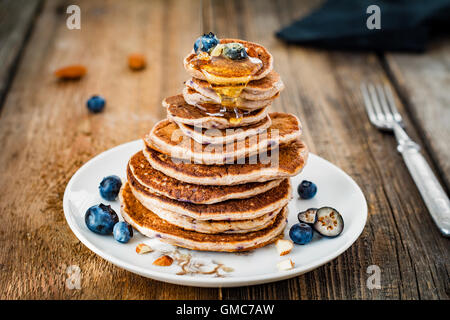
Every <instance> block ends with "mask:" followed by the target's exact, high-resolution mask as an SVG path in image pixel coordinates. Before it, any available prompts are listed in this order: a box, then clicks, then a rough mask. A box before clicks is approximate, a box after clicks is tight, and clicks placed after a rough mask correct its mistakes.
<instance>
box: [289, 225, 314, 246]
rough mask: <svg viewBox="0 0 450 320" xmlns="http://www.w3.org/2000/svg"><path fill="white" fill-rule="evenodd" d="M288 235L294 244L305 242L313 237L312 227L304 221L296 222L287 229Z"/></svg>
mask: <svg viewBox="0 0 450 320" xmlns="http://www.w3.org/2000/svg"><path fill="white" fill-rule="evenodd" d="M289 237H290V238H291V240H292V241H294V243H296V244H307V243H309V242H311V240H312V238H313V229H312V228H311V227H310V226H309V225H307V224H306V223H297V224H294V225H293V226H292V227H291V230H289Z"/></svg>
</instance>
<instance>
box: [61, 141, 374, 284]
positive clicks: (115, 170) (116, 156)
mask: <svg viewBox="0 0 450 320" xmlns="http://www.w3.org/2000/svg"><path fill="white" fill-rule="evenodd" d="M141 148H142V142H141V141H140V140H137V141H132V142H129V143H126V144H123V145H120V146H117V147H115V148H112V149H110V150H108V151H106V152H103V153H101V154H100V155H98V156H96V157H95V158H93V159H91V160H90V161H89V162H87V163H86V164H85V165H83V166H82V167H81V168H80V169H79V170H78V171H77V172H76V173H75V174H74V176H73V177H72V179H71V180H70V182H69V184H68V185H67V187H66V190H65V193H64V213H65V216H66V219H67V223H68V224H69V226H70V228H71V229H72V231H73V232H74V233H75V235H76V236H77V237H78V239H80V241H81V242H83V243H84V244H85V245H86V246H87V247H88V248H89V249H91V250H92V251H94V252H95V253H96V254H98V255H99V256H101V257H102V258H104V259H106V260H108V261H110V262H111V263H113V264H115V265H117V266H119V267H121V268H124V269H126V270H128V271H131V272H134V273H137V274H139V275H142V276H144V277H149V278H152V279H156V280H160V281H166V282H170V283H175V284H180V285H188V286H197V287H235V286H245V285H252V284H259V283H266V282H273V281H278V280H283V279H287V278H292V277H295V276H298V275H300V274H303V273H305V272H308V271H310V270H313V269H315V268H317V267H319V266H321V265H323V264H325V263H327V262H329V261H330V260H332V259H334V258H336V257H337V256H339V255H340V254H341V253H343V252H344V251H345V250H346V249H347V248H348V247H350V246H351V245H352V243H353V242H355V240H356V239H357V238H358V236H359V235H360V234H361V232H362V230H363V229H364V225H365V223H366V218H367V204H366V200H365V198H364V195H363V193H362V192H361V189H360V188H359V187H358V185H357V184H356V183H355V181H353V179H352V178H350V177H349V176H348V175H347V174H346V173H344V172H343V171H342V170H341V169H339V168H337V167H336V166H334V165H333V164H331V163H330V162H328V161H326V160H324V159H322V158H320V157H318V156H316V155H314V154H310V156H309V159H308V164H307V165H306V167H305V169H304V170H303V172H302V173H301V174H300V175H298V176H296V177H295V178H293V179H291V182H292V185H293V189H294V197H293V199H292V200H291V202H290V203H289V223H288V227H287V228H286V230H285V238H287V239H288V238H289V235H288V232H289V228H290V226H292V225H293V224H295V223H297V222H298V220H297V213H298V212H300V211H303V210H306V209H307V208H311V207H316V208H318V207H322V206H330V207H334V208H336V209H337V210H338V211H339V212H340V213H341V214H342V216H343V218H344V222H345V227H344V231H343V232H342V234H341V235H340V236H339V237H337V238H334V239H327V238H322V237H320V236H319V235H318V234H315V235H314V238H313V240H312V242H311V243H309V244H307V245H303V246H302V245H295V246H294V249H293V250H292V251H291V253H290V254H288V255H285V256H283V257H280V256H279V255H278V254H277V251H276V248H275V246H274V245H273V244H272V245H269V246H266V247H264V248H260V249H256V250H254V251H252V252H250V253H248V254H235V253H215V252H200V251H192V250H187V249H181V252H182V253H189V254H191V255H192V256H193V261H194V260H195V261H200V262H202V263H204V264H205V265H206V267H205V268H206V269H207V268H209V267H210V266H208V263H221V264H224V265H225V266H227V267H231V268H232V269H233V271H232V272H221V274H223V275H224V277H217V276H213V275H203V274H191V275H177V273H178V272H179V271H180V266H179V265H177V264H175V263H174V264H173V265H172V266H170V267H160V266H155V265H153V264H152V262H153V261H154V260H155V259H156V258H158V257H159V256H160V255H161V252H162V251H164V250H168V251H170V250H171V248H172V249H173V248H174V247H172V246H169V245H166V244H162V243H161V242H159V240H157V239H148V238H146V237H144V236H142V235H141V234H139V233H138V232H137V231H135V233H134V237H133V238H132V239H131V241H130V242H129V243H127V244H121V243H119V242H116V241H115V240H114V238H113V237H112V236H102V235H97V234H95V233H93V232H91V231H89V230H88V228H87V227H86V225H85V223H84V214H85V212H86V210H87V209H88V208H89V207H90V206H92V205H94V204H98V203H101V202H102V203H104V204H110V205H111V206H112V208H113V209H114V210H115V211H116V212H117V213H118V214H119V212H120V205H119V202H118V201H113V202H108V201H105V200H103V199H102V198H101V197H100V195H99V192H98V185H99V183H100V181H101V180H102V178H103V177H105V176H107V175H111V174H115V175H118V176H120V177H122V178H124V177H125V169H126V165H127V162H128V160H129V158H130V157H131V156H132V155H133V154H134V153H136V152H137V151H138V150H140V149H141ZM303 179H306V180H311V181H314V182H315V183H316V184H317V187H318V192H317V195H316V196H315V197H314V198H313V199H311V200H301V199H299V198H298V196H297V191H296V189H297V186H298V184H299V183H300V182H301V181H302V180H303ZM119 215H120V214H119ZM142 242H145V243H147V244H149V245H151V246H152V247H154V248H158V250H157V251H155V252H152V253H148V254H145V255H138V254H137V253H136V252H135V247H136V245H137V244H139V243H142ZM161 250H162V251H161ZM287 258H290V259H292V261H294V263H295V267H294V268H293V269H291V270H289V271H283V272H281V271H278V270H277V267H276V264H277V263H278V262H279V261H282V260H284V259H287ZM213 266H214V265H213ZM206 269H205V270H206ZM206 271H207V270H206ZM227 271H229V270H227Z"/></svg>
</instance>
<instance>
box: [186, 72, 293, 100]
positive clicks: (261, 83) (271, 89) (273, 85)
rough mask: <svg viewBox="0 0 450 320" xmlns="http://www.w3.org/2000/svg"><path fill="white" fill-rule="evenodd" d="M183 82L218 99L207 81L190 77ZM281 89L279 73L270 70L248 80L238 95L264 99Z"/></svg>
mask: <svg viewBox="0 0 450 320" xmlns="http://www.w3.org/2000/svg"><path fill="white" fill-rule="evenodd" d="M185 84H186V86H188V87H190V88H192V89H194V90H195V91H197V92H199V93H200V94H201V95H203V96H205V97H207V98H209V99H211V100H213V101H220V97H219V95H218V94H217V93H216V91H214V89H213V88H211V85H210V84H209V83H208V81H205V80H200V79H197V78H191V79H189V80H187V81H186V83H185ZM283 89H284V84H283V81H281V78H280V75H279V74H278V73H276V72H275V71H272V72H270V73H269V74H268V75H267V76H266V77H264V78H262V79H259V80H253V81H250V82H249V83H248V84H247V86H246V87H245V88H244V89H243V90H242V92H241V94H240V95H239V97H240V98H243V99H247V100H265V99H269V98H271V97H273V96H275V95H276V94H277V93H279V92H280V91H282V90H283Z"/></svg>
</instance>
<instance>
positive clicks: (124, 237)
mask: <svg viewBox="0 0 450 320" xmlns="http://www.w3.org/2000/svg"><path fill="white" fill-rule="evenodd" d="M113 236H114V239H116V240H117V241H119V242H121V243H127V242H128V241H130V239H131V238H132V237H133V228H132V227H131V225H130V224H128V223H127V222H125V221H120V222H117V223H116V225H115V226H114V229H113Z"/></svg>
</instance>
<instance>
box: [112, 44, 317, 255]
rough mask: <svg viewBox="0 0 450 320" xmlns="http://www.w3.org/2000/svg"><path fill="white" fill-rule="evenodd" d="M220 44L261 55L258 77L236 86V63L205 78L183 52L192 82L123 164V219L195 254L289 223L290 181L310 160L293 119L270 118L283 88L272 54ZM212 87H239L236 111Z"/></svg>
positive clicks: (259, 239) (250, 242) (258, 240)
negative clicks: (140, 148)
mask: <svg viewBox="0 0 450 320" xmlns="http://www.w3.org/2000/svg"><path fill="white" fill-rule="evenodd" d="M227 42H240V43H242V44H243V45H244V46H245V47H246V49H247V52H248V54H249V56H250V57H252V58H256V59H259V60H255V61H259V65H258V70H257V72H254V73H252V74H251V75H248V77H247V80H249V82H248V83H245V85H242V79H243V76H242V74H239V70H238V69H237V68H238V67H239V64H237V63H228V62H227V60H228V59H226V60H220V59H216V60H215V62H217V63H223V65H225V66H227V67H226V68H221V69H220V72H217V74H208V78H207V79H206V78H205V74H204V73H203V72H202V71H203V69H201V68H197V67H196V64H195V59H196V54H195V53H191V54H190V55H188V56H187V57H186V58H185V61H184V65H185V68H186V70H187V72H188V73H189V74H190V76H191V77H192V78H191V79H189V80H188V81H186V82H185V88H184V90H183V94H180V95H177V96H173V97H169V98H166V99H165V100H164V101H163V105H164V107H166V109H167V116H168V119H165V120H162V121H160V122H159V123H157V124H156V125H155V126H154V127H153V129H152V130H151V131H150V133H149V134H148V135H147V136H146V137H145V138H144V144H145V146H144V149H143V150H142V151H139V152H138V153H136V154H135V155H133V156H132V158H131V159H130V161H129V163H128V167H127V178H128V181H127V183H125V184H124V186H123V187H122V190H121V193H120V198H121V208H122V216H123V217H124V219H125V220H126V221H127V222H128V223H130V224H131V225H132V226H133V227H135V228H136V229H137V230H138V231H140V232H141V233H142V234H144V235H147V236H150V237H157V238H160V239H161V240H162V241H164V242H167V243H170V244H173V245H177V246H180V247H185V248H190V249H195V250H208V251H228V252H235V251H245V250H250V249H254V248H258V247H262V246H264V245H266V244H269V243H271V242H273V241H274V240H276V239H277V238H278V237H279V236H280V235H281V234H283V231H284V228H285V226H286V222H287V204H288V202H289V200H290V198H291V185H290V181H289V177H290V176H293V175H296V174H298V173H299V172H300V171H301V169H302V168H303V167H304V165H305V162H306V158H307V155H308V151H307V148H306V146H305V144H304V143H303V142H302V141H301V140H300V135H301V127H300V122H299V120H298V119H297V117H295V116H294V115H291V114H286V113H269V112H268V108H269V107H270V104H271V102H272V101H273V100H274V99H275V98H276V97H278V95H279V92H280V91H281V90H282V89H283V83H282V82H281V79H280V77H279V75H278V74H277V73H276V72H274V71H273V70H272V69H273V58H272V56H271V55H270V53H269V52H268V51H267V50H266V49H265V48H264V47H262V46H260V45H257V44H255V43H250V42H246V41H240V40H233V39H222V40H221V43H227ZM223 59H225V58H223ZM217 70H218V69H217ZM206 80H208V81H206ZM218 85H221V86H222V87H223V86H225V85H226V86H231V87H233V86H236V87H237V86H240V90H238V91H237V92H238V93H239V95H238V96H235V97H234V101H235V102H236V105H237V106H238V107H236V108H229V105H227V107H224V105H223V99H224V97H223V96H221V95H219V94H218V92H219V91H217V90H216V88H217V86H218ZM220 92H222V91H220Z"/></svg>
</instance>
